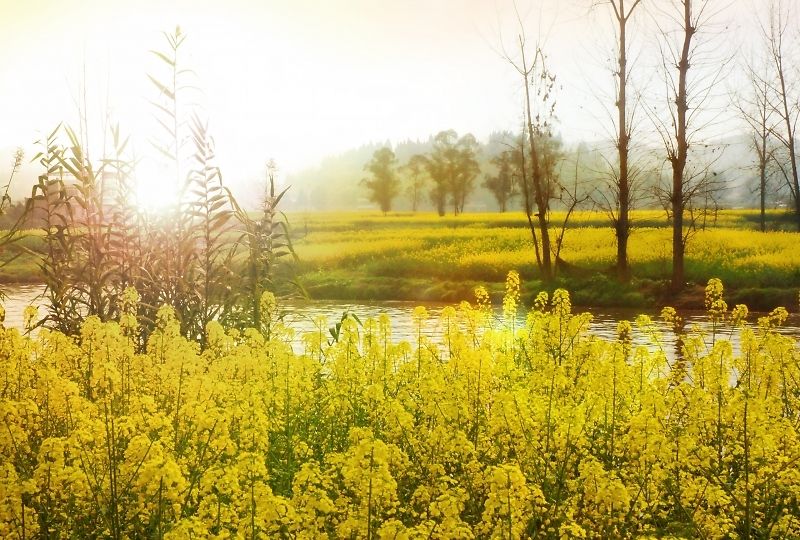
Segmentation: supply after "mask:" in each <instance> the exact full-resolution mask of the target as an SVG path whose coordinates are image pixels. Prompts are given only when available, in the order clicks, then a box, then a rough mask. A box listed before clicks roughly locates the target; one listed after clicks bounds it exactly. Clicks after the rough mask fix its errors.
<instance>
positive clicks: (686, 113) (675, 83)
mask: <svg viewBox="0 0 800 540" xmlns="http://www.w3.org/2000/svg"><path fill="white" fill-rule="evenodd" d="M715 4H716V2H715V0H669V1H667V2H665V5H664V6H663V7H660V8H659V9H658V10H657V11H656V12H655V17H656V24H657V26H658V28H659V31H660V32H659V33H660V40H659V48H660V58H661V66H662V68H663V75H664V84H665V89H666V98H667V99H666V100H665V105H666V114H665V115H663V116H659V115H656V114H653V115H652V116H651V117H652V118H653V119H654V120H655V126H656V129H657V131H658V134H659V136H660V138H661V140H662V142H663V144H664V148H665V150H666V161H667V163H669V166H670V169H671V182H669V184H668V185H667V186H666V187H664V188H662V189H661V190H660V192H661V195H662V196H663V197H666V198H667V199H668V200H669V213H670V217H671V219H672V288H673V290H680V289H682V288H683V286H684V282H685V270H684V255H685V252H686V245H687V243H688V240H689V237H690V236H691V234H692V232H693V231H694V230H695V228H696V224H697V220H698V219H699V218H700V217H702V216H703V213H702V212H699V210H700V209H701V208H702V209H703V212H705V211H706V210H707V208H708V205H709V204H713V205H716V193H717V192H718V189H719V187H720V186H721V181H720V177H719V175H718V174H717V173H716V172H715V171H714V170H713V165H714V162H715V161H716V160H717V159H719V156H720V153H721V151H717V150H716V149H715V150H713V151H712V155H714V157H712V158H711V159H705V158H704V157H702V156H700V155H699V153H694V154H692V153H691V152H690V149H691V148H692V147H694V146H695V145H696V144H697V143H698V139H699V136H700V135H701V134H702V133H703V132H704V131H705V130H707V129H708V128H710V127H711V126H712V125H714V124H715V123H716V122H718V121H719V110H717V109H715V108H714V106H713V103H712V101H714V98H715V97H716V96H715V95H714V92H715V91H716V89H718V88H719V87H721V85H720V84H719V83H720V80H721V79H722V77H723V73H724V72H725V68H726V67H727V65H728V64H729V59H727V58H720V57H719V54H718V52H717V49H715V47H714V46H715V45H716V44H715V43H714V40H712V39H711V38H712V37H714V36H718V35H719V34H718V32H715V30H714V28H713V24H714V23H713V21H714V19H715V18H716V17H718V16H719V11H715V7H716V5H715ZM692 68H694V69H692ZM704 146H708V145H704ZM690 156H692V157H693V158H694V159H693V160H692V162H691V163H690V160H689V158H690ZM687 165H689V166H687ZM687 210H690V212H689V215H688V216H687V215H686V211H687ZM687 218H688V219H687Z"/></svg>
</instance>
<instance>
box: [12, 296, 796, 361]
mask: <svg viewBox="0 0 800 540" xmlns="http://www.w3.org/2000/svg"><path fill="white" fill-rule="evenodd" d="M4 292H5V294H6V298H5V300H4V301H3V306H4V307H5V309H6V320H5V325H6V327H15V328H22V326H23V310H24V309H25V307H26V306H28V305H37V306H39V314H40V316H41V315H44V310H45V306H46V303H45V301H44V300H43V299H42V297H41V295H42V292H43V287H42V286H41V285H8V286H6V287H5V291H4ZM417 305H419V303H415V302H362V303H354V302H335V301H327V300H326V301H297V300H293V301H289V302H286V303H283V304H281V305H280V308H281V311H282V312H283V314H284V322H285V324H286V325H287V326H289V327H291V328H292V329H293V330H294V331H295V335H296V336H297V339H296V340H295V349H296V350H297V349H298V347H299V346H300V340H299V336H301V335H302V334H303V333H305V332H312V331H317V329H316V326H315V324H314V321H315V320H316V319H317V318H319V317H320V316H323V317H325V318H326V319H327V321H328V326H329V327H330V326H333V325H334V324H336V323H337V322H338V321H340V320H341V318H342V314H343V313H344V312H346V311H349V312H351V313H354V314H356V315H357V316H358V317H359V319H360V320H361V321H365V320H366V319H368V318H371V317H372V318H377V317H378V316H379V315H381V314H382V313H385V314H386V315H388V316H389V319H390V320H391V321H392V339H393V341H395V342H399V341H402V340H406V341H410V342H414V341H415V340H416V327H415V325H414V322H413V319H412V316H411V312H412V310H413V309H414V307H416V306H417ZM424 305H425V307H426V308H427V310H428V314H429V316H430V320H429V323H428V324H427V330H426V335H427V336H428V337H430V338H431V339H432V340H433V341H434V342H439V341H440V338H441V329H439V328H438V325H437V320H438V318H439V315H440V314H441V312H442V310H443V309H444V308H445V307H447V305H446V304H430V303H426V304H424ZM576 311H588V312H590V313H591V314H592V322H591V325H590V329H589V330H590V332H591V333H592V334H595V335H597V336H600V337H603V338H607V339H614V337H615V336H616V329H617V323H618V322H619V321H621V320H628V321H633V320H634V319H635V318H636V316H637V315H639V314H640V313H642V310H632V309H609V308H580V309H576ZM644 312H645V314H647V315H650V316H651V317H652V318H653V320H654V321H655V323H656V325H657V326H658V328H659V329H660V330H661V332H662V335H663V339H664V342H663V345H664V348H665V350H666V351H671V350H672V349H673V345H674V343H675V335H674V334H673V333H672V331H671V329H670V327H669V325H667V324H665V323H663V322H662V321H660V320H659V319H658V316H657V313H656V312H655V311H650V312H647V310H644ZM680 315H681V316H683V317H684V319H685V320H686V328H687V329H689V328H691V326H692V325H697V326H699V327H700V328H701V329H702V330H706V331H707V330H709V329H710V323H709V321H708V319H707V318H706V316H705V314H704V313H703V312H696V311H695V312H689V311H686V312H681V313H680ZM761 315H763V314H762V313H751V314H750V317H749V318H748V320H749V321H750V322H751V323H752V324H755V322H756V319H757V317H759V316H761ZM498 319H499V313H498ZM518 319H519V320H518V324H519V325H524V323H525V314H524V313H522V311H521V312H520V315H519V317H518ZM728 331H729V329H723V330H722V332H724V333H725V334H727V333H728ZM779 331H780V332H781V333H783V334H786V335H790V336H793V337H795V338H796V339H798V340H800V316H799V315H798V314H797V313H792V314H790V316H789V319H788V320H787V323H786V324H785V325H784V326H783V327H781V328H780V329H779ZM722 332H720V334H721V333H722ZM732 338H733V339H732V342H733V343H732V344H733V346H734V350H735V349H737V348H738V339H737V336H736V333H735V332H734V333H733V336H732ZM633 340H634V343H635V344H642V345H652V344H651V343H650V341H649V338H648V337H647V336H645V335H643V334H641V333H640V332H638V331H636V327H635V325H634V332H633ZM300 350H302V349H300ZM670 355H671V354H670Z"/></svg>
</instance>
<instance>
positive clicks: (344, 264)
mask: <svg viewBox="0 0 800 540" xmlns="http://www.w3.org/2000/svg"><path fill="white" fill-rule="evenodd" d="M633 217H634V225H635V228H634V230H633V233H632V235H631V239H630V255H631V268H632V272H633V276H634V278H633V280H632V281H631V283H630V284H628V285H621V284H618V283H617V282H616V281H615V280H614V279H613V278H612V277H611V276H612V272H611V269H612V268H613V265H614V257H615V254H616V246H615V239H614V234H613V231H612V229H611V228H610V227H609V226H608V219H607V217H606V215H605V214H603V213H601V212H588V211H586V212H580V213H578V214H576V215H574V216H573V217H572V218H571V220H570V222H569V227H568V230H567V231H566V234H565V236H564V242H563V249H562V252H561V257H562V258H563V259H564V260H565V261H566V262H567V263H568V264H569V267H568V268H567V269H564V270H562V271H561V274H560V275H559V277H558V278H557V280H556V282H555V283H553V284H549V285H545V284H542V283H541V282H540V281H539V280H538V272H537V269H536V263H535V257H534V252H533V249H532V242H531V236H530V231H529V230H528V228H527V223H526V221H525V218H524V216H523V215H522V214H520V213H516V212H515V213H505V214H500V213H492V214H489V213H486V214H461V215H459V216H455V217H454V216H446V217H439V216H437V215H435V214H432V213H419V214H410V213H395V214H390V215H387V216H384V215H382V214H380V213H377V212H349V213H344V212H327V213H325V212H323V213H319V212H318V213H295V214H290V215H289V216H288V219H289V222H290V225H291V230H292V235H293V237H294V242H295V249H296V251H297V254H298V256H299V259H300V261H299V263H298V264H297V270H298V273H299V277H300V279H301V281H302V282H303V283H304V284H305V286H306V288H307V290H308V292H309V294H310V295H311V297H312V298H316V299H347V300H417V301H457V300H462V299H471V298H472V291H473V289H474V287H475V286H476V285H478V284H484V285H487V286H488V287H489V289H490V291H494V292H495V293H496V294H499V293H500V291H501V290H502V283H503V280H504V279H505V276H506V274H507V272H508V271H509V270H518V271H519V272H520V274H521V276H522V279H523V280H524V281H525V282H526V283H527V285H526V286H525V287H524V288H523V289H524V290H525V291H528V293H529V294H535V292H536V291H538V290H539V289H543V288H544V289H546V288H550V289H552V288H555V287H557V286H565V287H567V288H569V289H570V290H571V291H573V294H574V297H575V298H574V300H575V302H576V304H578V305H602V306H629V307H646V306H651V305H656V304H662V303H677V304H679V305H684V306H687V307H702V305H701V304H702V296H701V294H700V293H701V289H702V285H704V284H705V283H706V282H707V280H708V279H709V278H712V277H718V278H720V279H722V281H723V282H724V283H725V285H726V287H727V288H728V290H729V291H730V296H731V300H732V301H735V302H740V301H741V302H746V303H748V304H749V305H751V306H752V307H754V308H771V307H774V306H775V305H779V304H780V305H787V306H792V307H794V306H795V305H796V303H797V290H798V289H799V288H800V244H798V242H797V239H798V237H797V233H795V232H791V221H790V216H787V214H786V213H785V212H782V211H772V212H770V213H769V215H768V219H769V227H770V229H771V230H770V231H768V232H766V233H762V232H759V231H758V230H757V227H758V217H759V216H758V212H757V211H755V210H725V211H721V212H720V213H719V214H718V215H717V216H716V219H713V220H712V219H709V220H707V221H706V223H705V228H698V230H697V231H696V233H694V234H693V236H692V237H691V239H690V241H689V245H688V250H687V258H686V275H687V279H688V280H689V281H690V282H691V283H692V284H693V286H689V287H688V288H687V293H686V294H685V295H684V296H683V297H681V298H672V297H667V296H666V294H667V293H666V291H667V280H668V278H669V275H670V267H671V243H670V242H671V230H670V229H669V224H668V223H667V221H666V219H665V217H664V213H663V212H659V211H640V212H636V213H634V216H633ZM562 219H563V217H562V216H560V215H559V214H557V213H556V214H555V215H554V218H553V221H554V223H559V222H560V221H561V220H562ZM21 245H24V246H25V247H26V248H27V249H29V250H32V251H34V252H36V251H40V250H41V249H42V248H43V246H42V243H41V241H40V240H39V239H38V233H37V232H36V231H30V232H29V233H28V235H27V236H26V237H25V238H24V239H23V240H22V241H21ZM37 264H38V263H37V259H36V257H35V256H34V255H32V254H25V255H23V256H21V257H19V258H17V259H16V260H14V261H13V262H12V263H10V264H8V265H6V266H5V267H3V268H2V269H0V280H2V281H4V282H7V283H8V282H36V281H40V280H41V279H40V276H39V273H38V271H37Z"/></svg>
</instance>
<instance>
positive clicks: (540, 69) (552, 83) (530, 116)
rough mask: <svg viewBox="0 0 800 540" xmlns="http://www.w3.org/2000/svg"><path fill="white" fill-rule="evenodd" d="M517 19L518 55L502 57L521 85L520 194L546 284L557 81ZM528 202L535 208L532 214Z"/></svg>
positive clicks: (550, 260)
mask: <svg viewBox="0 0 800 540" xmlns="http://www.w3.org/2000/svg"><path fill="white" fill-rule="evenodd" d="M515 9H516V6H515ZM516 16H517V23H518V25H519V31H518V33H517V40H516V41H517V47H518V51H519V54H518V55H513V56H512V54H511V53H509V52H507V51H506V49H505V47H503V49H502V55H503V57H504V58H505V60H506V61H507V62H508V63H509V64H510V65H511V66H512V67H513V68H514V69H515V70H516V71H517V73H518V74H519V76H520V79H521V82H522V85H523V96H524V100H523V117H524V127H523V134H524V136H525V137H526V138H527V144H526V145H522V146H521V148H520V150H521V156H520V157H521V160H522V162H523V165H522V168H521V171H522V178H521V180H522V191H523V195H524V197H525V208H526V215H527V218H528V226H529V227H530V230H531V236H532V238H533V243H534V248H535V250H536V261H537V263H538V265H539V271H540V272H541V275H542V278H543V279H545V280H549V279H551V278H552V277H553V275H554V265H553V256H552V255H553V252H552V243H551V238H550V226H549V213H550V201H551V199H552V197H553V194H554V193H555V192H556V186H555V185H554V183H553V180H554V179H555V175H553V174H549V173H548V171H549V169H551V168H553V167H552V165H553V164H552V163H551V161H552V159H548V156H549V157H552V156H550V152H549V146H550V145H551V144H552V123H553V119H554V112H555V90H556V78H555V75H554V74H553V73H552V72H551V71H550V70H549V68H548V67H547V57H546V55H545V53H544V50H543V48H542V46H541V44H540V43H538V42H537V43H536V44H535V45H533V46H531V45H530V44H529V42H528V39H527V35H526V32H525V27H524V24H523V23H522V18H521V17H520V15H519V12H518V11H516ZM525 146H527V148H525ZM526 153H527V155H525V154H526ZM531 198H532V199H533V203H534V204H535V210H536V212H535V213H533V210H534V208H533V207H534V204H531V201H530V199H531ZM534 218H536V223H534ZM537 230H538V234H537ZM539 242H541V246H540V243H539Z"/></svg>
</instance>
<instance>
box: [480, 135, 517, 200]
mask: <svg viewBox="0 0 800 540" xmlns="http://www.w3.org/2000/svg"><path fill="white" fill-rule="evenodd" d="M491 163H492V165H494V166H495V167H496V169H497V172H496V173H495V174H494V175H488V174H487V175H486V179H485V180H484V182H483V186H484V187H485V188H486V189H488V190H489V191H491V192H492V195H494V198H495V199H496V200H497V204H498V205H499V206H500V211H501V212H505V211H506V209H507V208H508V203H509V202H510V201H511V200H512V199H513V198H514V197H516V196H517V195H519V191H518V186H517V184H518V182H519V173H518V171H517V169H518V164H519V160H517V159H515V155H514V151H513V150H503V151H502V152H500V153H499V154H497V155H496V156H494V157H493V158H492V160H491Z"/></svg>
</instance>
